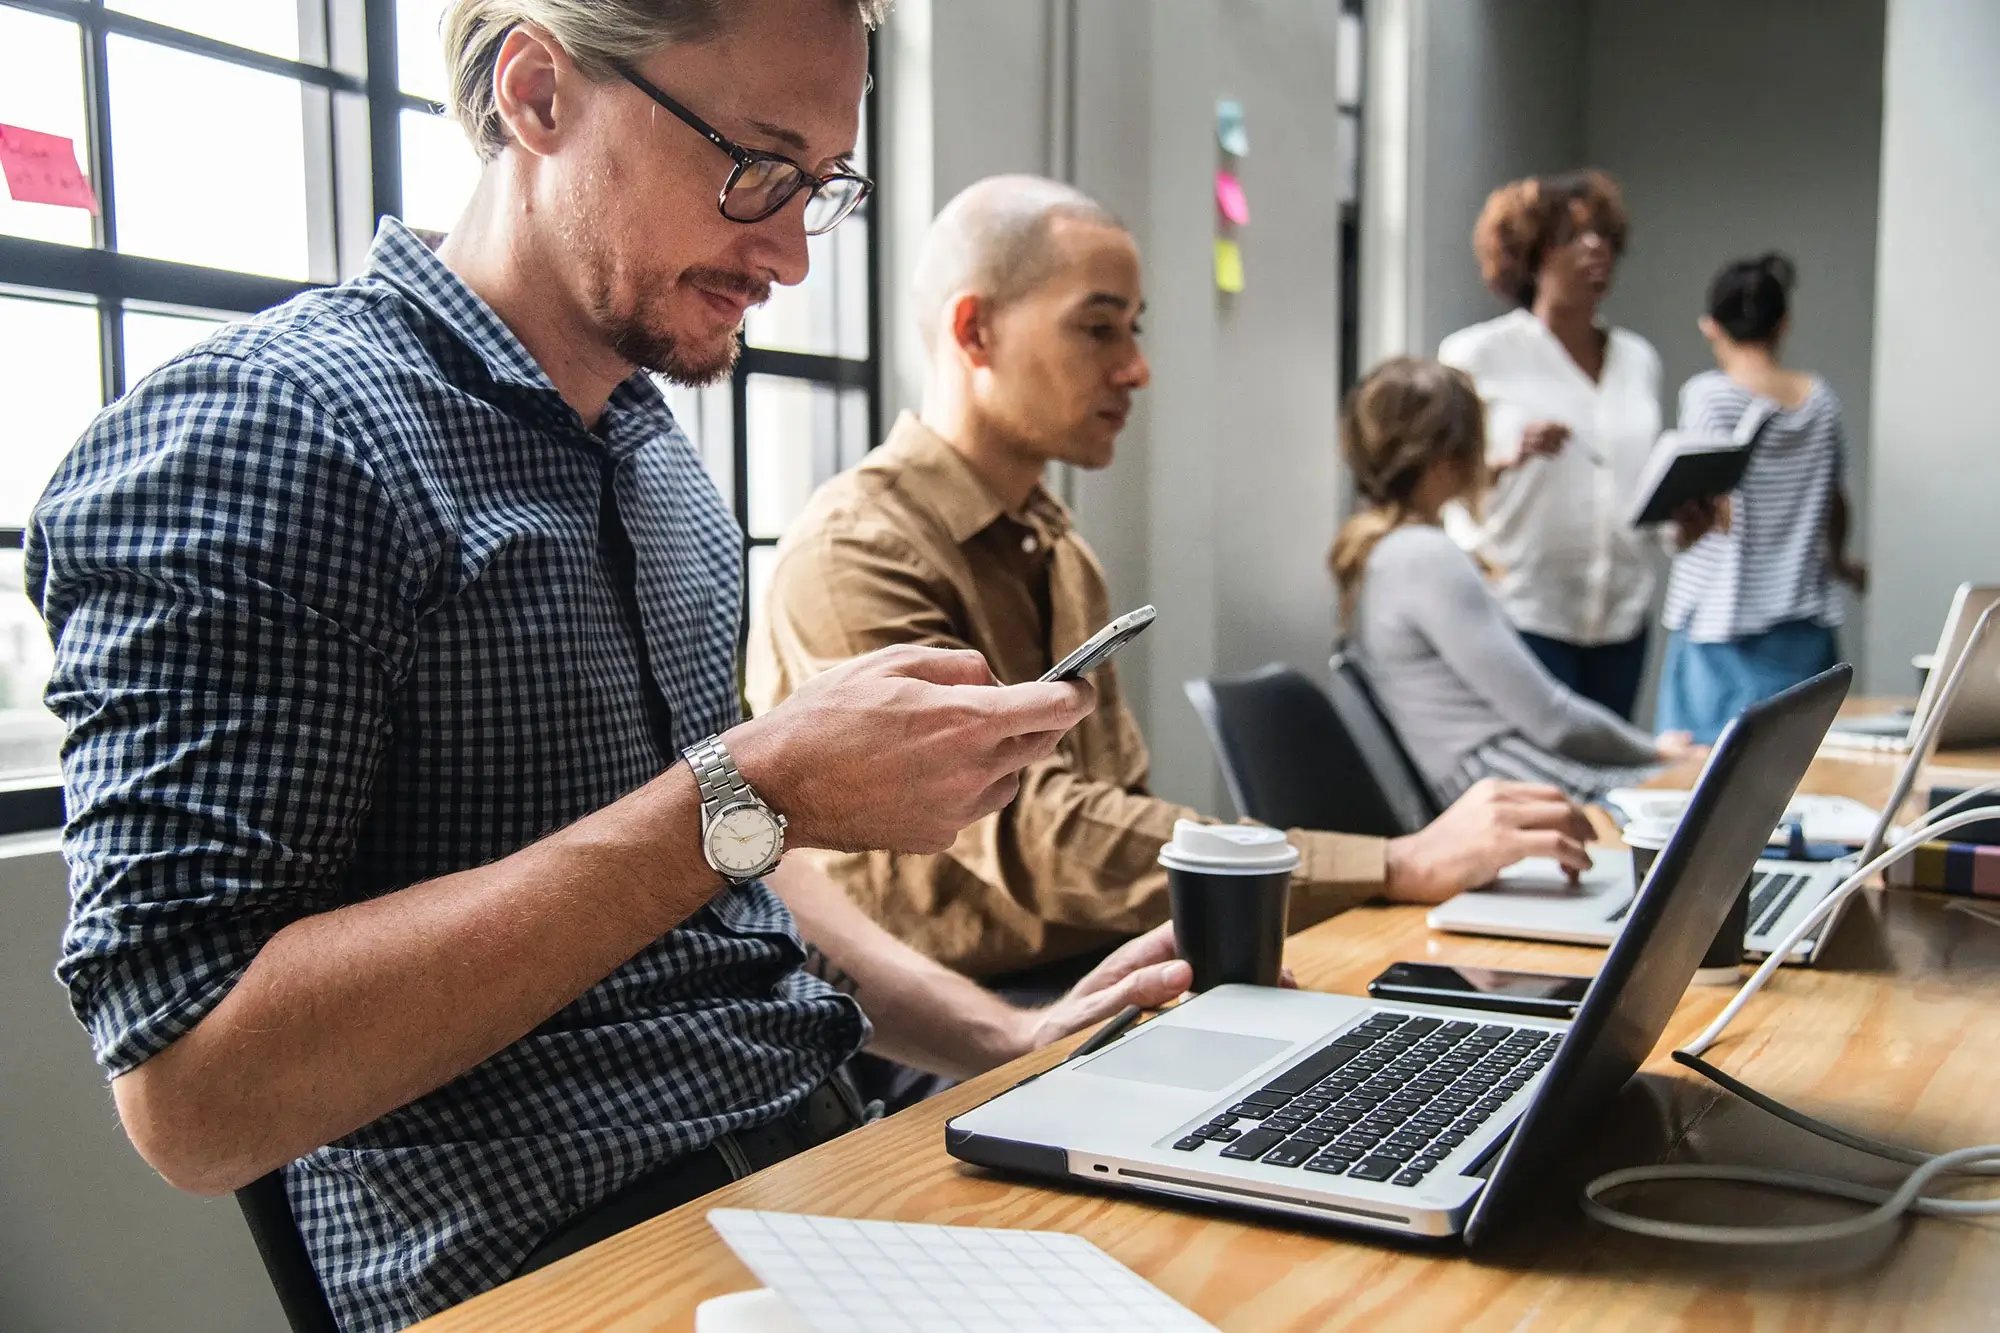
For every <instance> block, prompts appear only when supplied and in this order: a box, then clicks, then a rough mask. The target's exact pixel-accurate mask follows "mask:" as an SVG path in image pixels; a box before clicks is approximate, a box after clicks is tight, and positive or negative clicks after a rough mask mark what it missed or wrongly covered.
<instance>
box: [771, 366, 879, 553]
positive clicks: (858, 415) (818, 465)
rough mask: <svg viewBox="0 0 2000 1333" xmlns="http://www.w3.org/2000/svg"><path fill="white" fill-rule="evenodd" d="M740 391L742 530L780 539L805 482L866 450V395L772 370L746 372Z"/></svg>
mask: <svg viewBox="0 0 2000 1333" xmlns="http://www.w3.org/2000/svg"><path fill="white" fill-rule="evenodd" d="M748 394H749V399H748V403H747V407H746V410H747V411H748V413H749V417H750V425H749V433H748V435H749V438H748V446H749V459H748V465H749V468H748V471H749V490H750V497H749V498H750V503H749V513H750V535H751V536H753V537H781V536H783V535H784V532H785V528H786V526H787V525H788V524H790V523H791V521H792V520H793V519H794V518H796V517H798V514H799V511H800V510H801V509H803V508H804V507H805V503H806V497H807V496H809V495H811V494H812V491H813V487H815V486H817V485H819V484H820V483H821V482H823V481H825V480H826V479H827V478H829V477H831V476H833V474H834V473H836V472H838V471H840V470H841V469H842V468H844V467H848V466H851V465H852V464H853V463H854V462H855V461H857V460H858V459H859V458H860V457H861V456H862V455H863V454H864V453H866V452H867V451H868V444H869V441H868V439H867V434H866V432H867V429H868V395H867V394H866V393H864V392H862V391H861V390H860V389H841V388H836V387H835V386H833V385H828V384H812V383H808V382H806V381H804V380H793V379H780V378H778V377H777V376H773V375H752V376H751V377H750V383H749V386H748Z"/></svg>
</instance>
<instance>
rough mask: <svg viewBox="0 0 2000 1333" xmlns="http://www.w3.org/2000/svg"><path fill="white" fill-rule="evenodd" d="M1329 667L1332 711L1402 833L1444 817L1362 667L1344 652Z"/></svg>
mask: <svg viewBox="0 0 2000 1333" xmlns="http://www.w3.org/2000/svg"><path fill="white" fill-rule="evenodd" d="M1330 665H1331V667H1332V682H1331V685H1330V687H1329V688H1328V690H1327V695H1328V697H1329V698H1330V699H1331V700H1332V701H1333V711H1334V712H1336V713H1338V714H1340V720H1341V722H1342V723H1343V724H1344V725H1345V726H1346V727H1347V734H1348V735H1349V736H1350V737H1352V738H1353V740H1354V744H1355V748H1357V749H1359V750H1360V751H1361V757H1362V759H1363V760H1364V761H1365V762H1366V763H1367V765H1368V769H1369V771H1370V772H1372V773H1373V774H1374V775H1375V781H1376V784H1377V785H1378V786H1380V787H1381V789H1382V797H1383V799H1384V800H1385V801H1387V802H1388V803H1389V806H1390V808H1391V809H1393V810H1394V811H1395V812H1396V822H1397V824H1398V825H1399V826H1400V827H1401V830H1402V831H1403V832H1404V833H1415V832H1416V831H1417V830H1418V829H1420V828H1422V827H1424V825H1426V824H1428V823H1430V822H1431V821H1432V820H1433V819H1436V818H1437V817H1438V815H1439V814H1440V813H1442V811H1441V808H1440V807H1439V805H1438V803H1437V797H1436V796H1434V795H1433V794H1432V793H1431V787H1430V783H1428V782H1426V781H1425V780H1424V774H1423V770H1422V769H1420V768H1418V767H1417V763H1416V760H1414V759H1412V758H1410V752H1409V750H1408V749H1406V748H1405V747H1404V745H1403V738H1402V737H1400V736H1398V735H1397V734H1396V728H1395V726H1394V725H1393V724H1391V723H1390V721H1389V714H1388V713H1387V712H1386V711H1384V710H1383V708H1382V701H1381V700H1380V699H1379V698H1377V697H1376V694H1375V687H1374V686H1372V685H1370V684H1369V683H1368V675H1367V673H1366V672H1364V671H1362V669H1361V664H1360V663H1359V662H1356V661H1355V660H1354V659H1353V657H1351V656H1349V655H1348V654H1347V653H1335V654H1334V655H1333V661H1332V662H1331V664H1330Z"/></svg>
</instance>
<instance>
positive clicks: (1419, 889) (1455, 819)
mask: <svg viewBox="0 0 2000 1333" xmlns="http://www.w3.org/2000/svg"><path fill="white" fill-rule="evenodd" d="M1593 836H1594V834H1593V832H1592V830H1591V827H1590V820H1589V819H1588V818H1587V817H1586V816H1585V815H1584V813H1583V811H1582V809H1581V808H1579V807H1578V806H1577V805H1576V803H1575V802H1573V801H1571V800H1570V799H1569V798H1568V797H1567V796H1565V795H1564V794H1563V793H1562V792H1561V791H1560V790H1558V789H1557V788H1555V787H1548V786H1542V785H1539V784H1535V783H1526V782H1502V781H1499V780H1498V779H1495V778H1487V779H1485V780H1484V781H1482V782H1479V783H1476V784H1475V785H1473V786H1472V787H1471V788H1470V789H1468V790H1467V791H1466V793H1465V794H1464V795H1463V796H1460V797H1459V798H1458V799H1457V800H1456V801H1453V802H1452V804H1451V808H1450V809H1448V810H1446V811H1445V812H1444V813H1443V814H1441V815H1439V816H1438V817H1437V818H1436V819H1433V820H1432V821H1431V822H1430V823H1429V824H1428V825H1427V826H1426V827H1424V828H1422V829H1420V830H1418V831H1417V832H1415V833H1412V834H1409V835H1407V836H1405V837H1401V838H1392V839H1390V841H1389V847H1388V854H1387V857H1386V860H1387V862H1388V884H1387V891H1388V897H1389V901H1391V902H1398V903H1437V902H1443V901H1444V900H1445V899H1446V898H1449V897H1451V896H1452V895H1453V894H1455V893H1459V892H1461V891H1463V890H1465V889H1476V888H1478V887H1479V886H1480V885H1482V884H1490V883H1492V882H1493V879H1494V877H1495V876H1497V875H1498V874H1499V873H1500V872H1501V871H1502V870H1504V869H1506V868H1507V867H1508V866H1510V865H1513V864H1514V863H1515V862H1516V861H1519V860H1521V859H1523V858H1524V857H1529V856H1546V857H1549V858H1551V859H1553V860H1555V861H1556V862H1558V863H1559V864H1561V866H1562V867H1563V869H1564V870H1566V871H1568V872H1569V874H1570V876H1571V877H1572V878H1575V877H1577V876H1579V875H1581V874H1582V873H1583V872H1584V871H1586V870H1588V869H1590V851H1589V847H1588V844H1589V842H1590V840H1591V838H1592V837H1593Z"/></svg>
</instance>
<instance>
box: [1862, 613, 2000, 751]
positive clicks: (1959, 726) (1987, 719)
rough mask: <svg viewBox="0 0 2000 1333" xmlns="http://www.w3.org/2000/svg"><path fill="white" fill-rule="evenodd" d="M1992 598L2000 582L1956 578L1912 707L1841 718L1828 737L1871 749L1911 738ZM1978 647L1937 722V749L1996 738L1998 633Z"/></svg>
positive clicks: (1999, 720)
mask: <svg viewBox="0 0 2000 1333" xmlns="http://www.w3.org/2000/svg"><path fill="white" fill-rule="evenodd" d="M1995 602H2000V584H1994V583H1961V584H1959V585H1958V591H1957V592H1956V593H1954V594H1953V595H1952V599H1951V610H1950V611H1949V612H1947V613H1946V615H1945V618H1944V631H1943V632H1942V633H1941V634H1939V635H1938V646H1937V651H1936V652H1935V653H1933V654H1932V655H1931V669H1930V671H1929V672H1928V673H1927V674H1926V675H1925V676H1924V688H1923V692H1922V693H1921V694H1919V695H1918V696H1917V706H1916V708H1915V709H1914V710H1912V711H1907V712H1905V711H1897V712H1893V713H1875V714H1870V715H1868V716H1865V717H1844V718H1841V719H1840V720H1838V721H1836V722H1835V723H1834V724H1833V727H1832V729H1831V730H1830V731H1828V732H1827V737H1826V739H1827V743H1828V744H1829V745H1839V746H1848V747H1850V748H1859V749H1871V750H1907V749H1909V748H1910V747H1911V746H1912V745H1913V744H1915V743H1916V739H1917V737H1918V736H1919V735H1921V734H1922V732H1923V727H1924V722H1925V721H1926V720H1927V719H1928V718H1929V717H1930V715H1931V710H1932V709H1934V708H1935V707H1937V698H1938V691H1940V690H1942V689H1943V688H1944V682H1945V679H1946V677H1948V676H1950V675H1951V667H1952V663H1954V662H1956V661H1957V660H1958V657H1959V654H1960V653H1963V652H1964V651H1965V645H1966V640H1968V639H1969V638H1970V637H1971V636H1972V627H1973V626H1974V625H1976V624H1977V623H1978V622H1979V617H1980V616H1981V615H1982V614H1983V613H1984V612H1985V610H1986V608H1987V607H1989V606H1991V605H1993V604H1994V603H1995ZM1978 652H1979V659H1978V660H1975V661H1974V662H1973V663H1972V666H1971V668H1970V669H1969V670H1968V671H1967V672H1966V676H1965V683H1964V684H1963V685H1962V686H1960V688H1959V691H1958V697H1957V698H1956V699H1954V700H1952V702H1951V707H1949V708H1947V709H1946V710H1945V715H1944V717H1943V719H1942V720H1941V722H1940V725H1939V727H1938V737H1937V744H1938V748H1939V749H1942V750H1956V749H1962V748H1965V747H1968V746H1975V745H1995V744H2000V635H1994V636H1988V638H1987V640H1986V642H1985V643H1984V644H1982V645H1980V647H1979V649H1978Z"/></svg>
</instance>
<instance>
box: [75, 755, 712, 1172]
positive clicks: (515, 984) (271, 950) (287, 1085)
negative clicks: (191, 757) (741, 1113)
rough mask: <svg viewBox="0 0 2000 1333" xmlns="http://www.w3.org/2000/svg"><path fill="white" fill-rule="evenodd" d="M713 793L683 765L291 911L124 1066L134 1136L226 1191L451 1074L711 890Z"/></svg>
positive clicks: (511, 1037)
mask: <svg viewBox="0 0 2000 1333" xmlns="http://www.w3.org/2000/svg"><path fill="white" fill-rule="evenodd" d="M700 808H701V802H700V797H699V795H698V794H697V792H696V790H695V785H694V780H693V778H692V776H691V775H690V774H689V773H688V770H687V768H686V767H685V766H684V765H678V764H677V765H675V766H674V767H673V768H672V769H670V770H668V771H667V772H666V773H665V774H663V775H661V776H660V777H659V778H656V779H655V780H654V781H652V782H651V783H648V784H647V785H646V786H645V787H642V788H640V789H639V790H638V791H636V792H634V793H632V794H631V795H629V796H627V797H625V798H624V799H622V800H620V801H618V802H616V803H615V804H613V805H610V806H608V807H606V808H605V809H603V810H600V811H597V812H596V813H594V814H591V815H589V816H586V817H585V818H583V819H581V820H579V821H577V822H576V823H575V824H573V825H571V826H570V827H568V828H567V829H564V830H563V831H561V832H559V833H556V834H553V835H551V836H550V837H548V838H545V839H543V840H542V841H541V842H538V843H536V844H534V845H533V846H530V847H526V848H523V849H522V850H521V851H519V852H516V853H514V854H513V855H512V856H509V857H506V858H504V859H502V860H500V861H496V862H494V863H492V864H490V865H486V866H481V867H478V868H476V869H472V870H465V871H460V872H458V873H455V874H450V875H445V876H441V877H439V878H437V879H433V880H429V881H426V882H424V883H422V884H417V885H413V886H412V887H410V888H407V889H403V890H400V891H398V892H396V893H390V894H385V895H384V896H382V897H380V898H375V899H372V900H370V901H368V902H364V903H356V904H354V905H353V906H350V907H344V908H341V909H340V910H338V911H334V912H328V913H325V914H323V915H320V916H313V917H308V918H306V919H304V920H301V921H297V922H294V923H292V924H291V925H289V926H287V927H285V928H284V929H283V930H281V931H279V932H278V933H277V935H275V936H273V937H272V939H271V940H270V942H269V943H268V944H266V945H265V946H264V948H263V949H262V950H261V951H259V953H258V955H257V957H256V959H255V960H254V961H253V962H252V963H251V965H250V967H249V969H248V970H247V971H246V972H245V973H244V975H243V977H242V979H241V980H240V981H239V982H238V983H237V984H236V986H235V987H234V988H233V989H232V990H231V991H230V993H229V994H228V995H227V996H226V997H225V998H224V999H223V1001H222V1002H221V1003H220V1004H219V1005H217V1006H216V1007H215V1009H214V1010H212V1011H211V1012H210V1013H209V1014H208V1015H207V1016H206V1017H205V1018H203V1019H202V1021H201V1022H200V1023H199V1024H198V1025H196V1027H195V1028H194V1029H193V1030H192V1031H190V1032H188V1033H187V1034H186V1035H185V1036H183V1037H181V1038H180V1039H179V1040H178V1041H176V1042H175V1043H174V1044H173V1045H172V1046H170V1047H168V1048H167V1049H166V1050H165V1051H163V1052H161V1053H160V1054H159V1055H157V1056H155V1057H153V1058H152V1059H151V1060H149V1061H147V1062H146V1063H145V1064H143V1065H140V1066H139V1067H138V1068H137V1069H134V1070H131V1071H129V1072H128V1073H126V1074H124V1075H122V1076H120V1077H119V1078H118V1079H117V1080H115V1081H114V1083H113V1085H112V1087H113V1092H114V1094H115V1096H116V1098H117V1102H118V1109H119V1114H120V1116H121V1118H122V1119H123V1120H124V1123H125V1127H126V1132H127V1133H128V1134H130V1135H131V1137H132V1140H133V1143H134V1144H135V1145H136V1146H137V1147H138V1148H139V1151H140V1152H141V1154H143V1155H144V1156H145V1157H146V1159H147V1160H148V1161H149V1162H151V1163H152V1164H153V1166H154V1167H155V1168H156V1169H158V1170H159V1171H160V1172H161V1173H162V1174H163V1175H165V1176H166V1177H167V1178H168V1179H169V1180H170V1181H172V1182H173V1183H174V1184H176V1185H180V1186H182V1187H183V1188H186V1189H192V1190H196V1191H199V1192H203V1193H220V1192H222V1191H224V1190H229V1189H235V1188H239V1187H241V1186H242V1185H244V1184H247V1183H248V1182H249V1181H251V1180H253V1179H255V1178H256V1177H257V1176H259V1175H262V1174H264V1173H265V1172H267V1171H270V1170H272V1169H274V1168H276V1167H278V1166H280V1165H283V1164H284V1163H286V1162H289V1161H291V1160H293V1159H294V1158H296V1157H299V1156H301V1155H303V1154H305V1153H307V1152H310V1151H312V1150H313V1149H315V1148H317V1147H320V1146H322V1145H324V1144H326V1143H329V1142H332V1141H333V1140H335V1139H338V1138H340V1137H342V1136H343V1135H346V1134H348V1133H351V1132H352V1131H353V1130H355V1129H357V1128H359V1127H360V1126H362V1125H364V1124H367V1123H368V1122H369V1121H371V1120H374V1119H376V1118H377V1117H379V1116H382V1115H384V1114H386V1113H388V1112H389V1111H392V1110H394V1109H395V1108H396V1107H398V1106H402V1105H404V1104H406V1103H408V1102H410V1101H413V1100H415V1099H416V1098H418V1097H421V1096H423V1095H424V1094H425V1093H428V1092H430V1091H432V1090H433V1089H435V1088H438V1087H441V1086H442V1085H444V1084H445V1083H447V1082H449V1081H451V1080H452V1079H454V1078H456V1077H457V1076H458V1075H460V1074H462V1073H464V1072H465V1071H466V1070H468V1069H470V1068H472V1067H473V1066H474V1065H476V1064H478V1063H479V1062H480V1061H482V1060H484V1059H486V1058H487V1057H488V1056H490V1055H492V1054H493V1053H494V1052H496V1051H498V1050H500V1049H502V1048H503V1047H505V1046H507V1045H508V1044H509V1043H511V1042H513V1041H516V1040H518V1039H519V1038H520V1037H521V1036H523V1035H524V1034H526V1033H527V1032H529V1031H531V1030H532V1029H533V1028H534V1027H535V1026H536V1025H538V1024H540V1023H541V1022H542V1021H543V1020H545V1019H547V1018H548V1017H549V1016H550V1015H552V1014H554V1013H556V1012H557V1011H558V1010H560V1009H561V1008H562V1007H563V1006H564V1005H566V1004H568V1003H569V1002H570V1001H571V1000H573V999H575V998H576V997H577V996H578V995H581V994H582V993H583V992H584V991H586V990H588V989H589V988H590V987H591V986H593V985H595V984H596V983H597V982H598V981H599V980H601V979H602V978H603V977H605V976H606V975H608V974H609V973H610V972H611V971H612V970H613V969H615V968H616V967H618V965H619V964H621V963H623V962H624V961H625V960H626V959H628V958H630V957H631V956H632V955H634V954H635V953H637V952H638V951H639V950H640V949H642V948H644V947H645V946H646V945H647V944H648V943H649V942H651V941H652V940H654V939H656V938H657V937H658V936H660V935H662V934H664V933H665V932H667V931H668V930H670V929H672V928H673V927H674V926H676V925H678V924H679V923H680V922H681V921H683V920H685V919H686V918H687V917H688V916H690V915H692V914H693V913H694V912H695V911H696V910H697V909H698V908H700V906H701V905H702V904H703V903H704V902H706V901H707V900H708V898H709V897H710V896H711V895H712V894H713V893H714V892H715V891H716V889H717V888H718V887H719V885H720V881H719V879H718V878H717V876H716V875H715V873H714V872H713V871H712V870H710V868H709V867H708V865H707V864H706V863H705V861H704V860H703V859H702V856H701V852H700V848H699V841H698V838H697V836H696V834H697V830H698V828H699V825H700ZM662 830H685V836H680V837H673V836H666V837H663V836H662Z"/></svg>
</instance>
